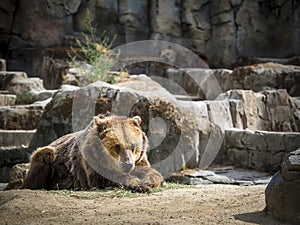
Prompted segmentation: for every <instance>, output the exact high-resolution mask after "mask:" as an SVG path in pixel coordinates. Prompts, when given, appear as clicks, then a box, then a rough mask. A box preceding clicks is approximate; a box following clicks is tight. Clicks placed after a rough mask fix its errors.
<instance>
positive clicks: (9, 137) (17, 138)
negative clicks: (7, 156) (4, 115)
mask: <svg viewBox="0 0 300 225" xmlns="http://www.w3.org/2000/svg"><path fill="white" fill-rule="evenodd" d="M35 132H36V130H0V147H9V146H28V145H29V144H30V141H31V139H32V137H33V135H34V134H35Z"/></svg>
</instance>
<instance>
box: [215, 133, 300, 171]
mask: <svg viewBox="0 0 300 225" xmlns="http://www.w3.org/2000/svg"><path fill="white" fill-rule="evenodd" d="M299 146H300V133H299V132H273V131H260V130H256V131H250V130H242V129H235V128H232V129H228V130H226V131H225V136H224V143H223V147H222V150H221V152H220V153H219V156H218V157H221V158H222V159H221V158H219V160H220V159H221V160H220V162H223V163H228V164H229V165H233V166H234V167H237V168H244V169H252V170H257V171H265V172H276V171H278V170H279V169H280V164H281V161H282V159H283V157H284V156H285V155H286V154H287V153H289V152H292V151H294V150H296V149H298V148H299Z"/></svg>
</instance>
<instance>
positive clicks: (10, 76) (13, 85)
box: [0, 71, 45, 94]
mask: <svg viewBox="0 0 300 225" xmlns="http://www.w3.org/2000/svg"><path fill="white" fill-rule="evenodd" d="M0 81H1V87H0V89H1V90H7V91H9V92H12V93H19V94H22V93H25V92H31V91H43V90H45V89H44V86H43V81H42V80H41V79H39V78H28V77H27V74H26V73H24V72H6V71H4V72H0Z"/></svg>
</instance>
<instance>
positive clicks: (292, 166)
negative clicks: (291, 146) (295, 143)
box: [281, 149, 300, 181]
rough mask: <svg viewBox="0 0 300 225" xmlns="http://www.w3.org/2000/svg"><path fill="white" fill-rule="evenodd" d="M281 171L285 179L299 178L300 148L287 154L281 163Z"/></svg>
mask: <svg viewBox="0 0 300 225" xmlns="http://www.w3.org/2000/svg"><path fill="white" fill-rule="evenodd" d="M281 173H282V176H283V179H284V180H286V181H293V180H300V149H298V150H296V151H294V152H291V153H289V154H288V157H287V158H286V159H285V160H284V161H283V163H282V165H281Z"/></svg>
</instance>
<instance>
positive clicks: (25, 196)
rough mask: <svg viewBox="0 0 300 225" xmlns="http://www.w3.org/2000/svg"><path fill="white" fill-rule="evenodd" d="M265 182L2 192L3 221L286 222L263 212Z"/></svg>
mask: <svg viewBox="0 0 300 225" xmlns="http://www.w3.org/2000/svg"><path fill="white" fill-rule="evenodd" d="M265 187H266V186H264V185H258V186H233V185H201V186H196V187H193V188H183V189H171V190H164V191H162V192H156V193H151V194H143V195H140V196H138V197H133V198H132V197H131V198H130V197H113V195H111V194H110V195H109V196H108V195H107V193H106V192H103V191H102V192H101V191H97V192H92V191H91V192H72V193H69V194H65V193H60V192H47V191H31V190H13V191H0V224H9V225H12V224H109V225H111V224H180V225H181V224H205V225H207V224H263V225H275V224H283V223H281V222H278V221H275V220H273V219H271V218H270V217H267V216H266V215H265V213H264V212H263V209H264V207H265V199H264V190H265Z"/></svg>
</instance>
